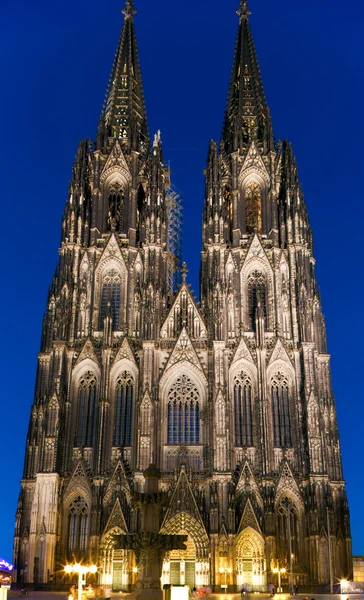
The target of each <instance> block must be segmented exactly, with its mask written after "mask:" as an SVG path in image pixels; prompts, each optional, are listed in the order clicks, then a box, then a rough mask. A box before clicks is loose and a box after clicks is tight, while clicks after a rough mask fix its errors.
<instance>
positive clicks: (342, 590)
mask: <svg viewBox="0 0 364 600" xmlns="http://www.w3.org/2000/svg"><path fill="white" fill-rule="evenodd" d="M347 585H348V581H347V579H341V580H340V594H345V593H347V589H346V588H347Z"/></svg>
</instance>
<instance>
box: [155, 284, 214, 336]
mask: <svg viewBox="0 0 364 600" xmlns="http://www.w3.org/2000/svg"><path fill="white" fill-rule="evenodd" d="M183 294H186V299H187V312H189V313H191V311H192V312H193V319H194V320H195V319H198V321H199V329H200V338H201V339H206V338H207V329H206V325H205V323H204V320H203V318H202V317H201V314H200V311H199V310H198V308H197V306H196V303H195V301H194V299H193V298H192V295H191V292H190V290H189V289H188V287H187V285H184V284H183V285H182V286H181V289H180V291H179V292H178V294H177V298H176V299H175V301H174V303H173V306H172V308H171V310H170V311H169V314H168V317H167V318H166V320H165V322H164V324H163V326H162V329H161V337H162V338H163V339H166V338H168V332H169V329H170V328H169V325H170V322H174V315H175V312H176V307H177V306H181V304H182V302H181V300H182V295H183ZM172 329H173V328H172Z"/></svg>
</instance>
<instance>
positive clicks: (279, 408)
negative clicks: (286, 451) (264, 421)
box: [271, 373, 292, 448]
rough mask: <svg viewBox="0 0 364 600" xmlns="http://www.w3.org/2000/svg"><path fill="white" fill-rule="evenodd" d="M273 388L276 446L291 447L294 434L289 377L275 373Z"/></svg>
mask: <svg viewBox="0 0 364 600" xmlns="http://www.w3.org/2000/svg"><path fill="white" fill-rule="evenodd" d="M271 389H272V413H273V439H274V447H275V448H290V447H291V446H292V435H291V419H290V414H289V385H288V380H287V378H286V377H285V376H284V375H283V374H282V373H277V374H276V375H274V377H273V378H272V382H271Z"/></svg>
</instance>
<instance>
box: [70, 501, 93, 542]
mask: <svg viewBox="0 0 364 600" xmlns="http://www.w3.org/2000/svg"><path fill="white" fill-rule="evenodd" d="M87 545H88V506H87V504H86V501H85V499H84V498H82V496H77V498H75V499H74V500H73V502H72V504H71V506H70V507H69V511H68V549H69V550H70V551H73V552H75V551H78V550H79V551H81V552H85V551H86V550H87Z"/></svg>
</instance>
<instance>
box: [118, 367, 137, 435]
mask: <svg viewBox="0 0 364 600" xmlns="http://www.w3.org/2000/svg"><path fill="white" fill-rule="evenodd" d="M133 403H134V380H133V377H132V375H131V374H130V373H129V372H128V371H124V373H123V374H122V375H121V376H120V377H119V378H118V380H117V382H116V390H115V425H114V438H113V446H123V447H125V446H131V442H132V425H133Z"/></svg>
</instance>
